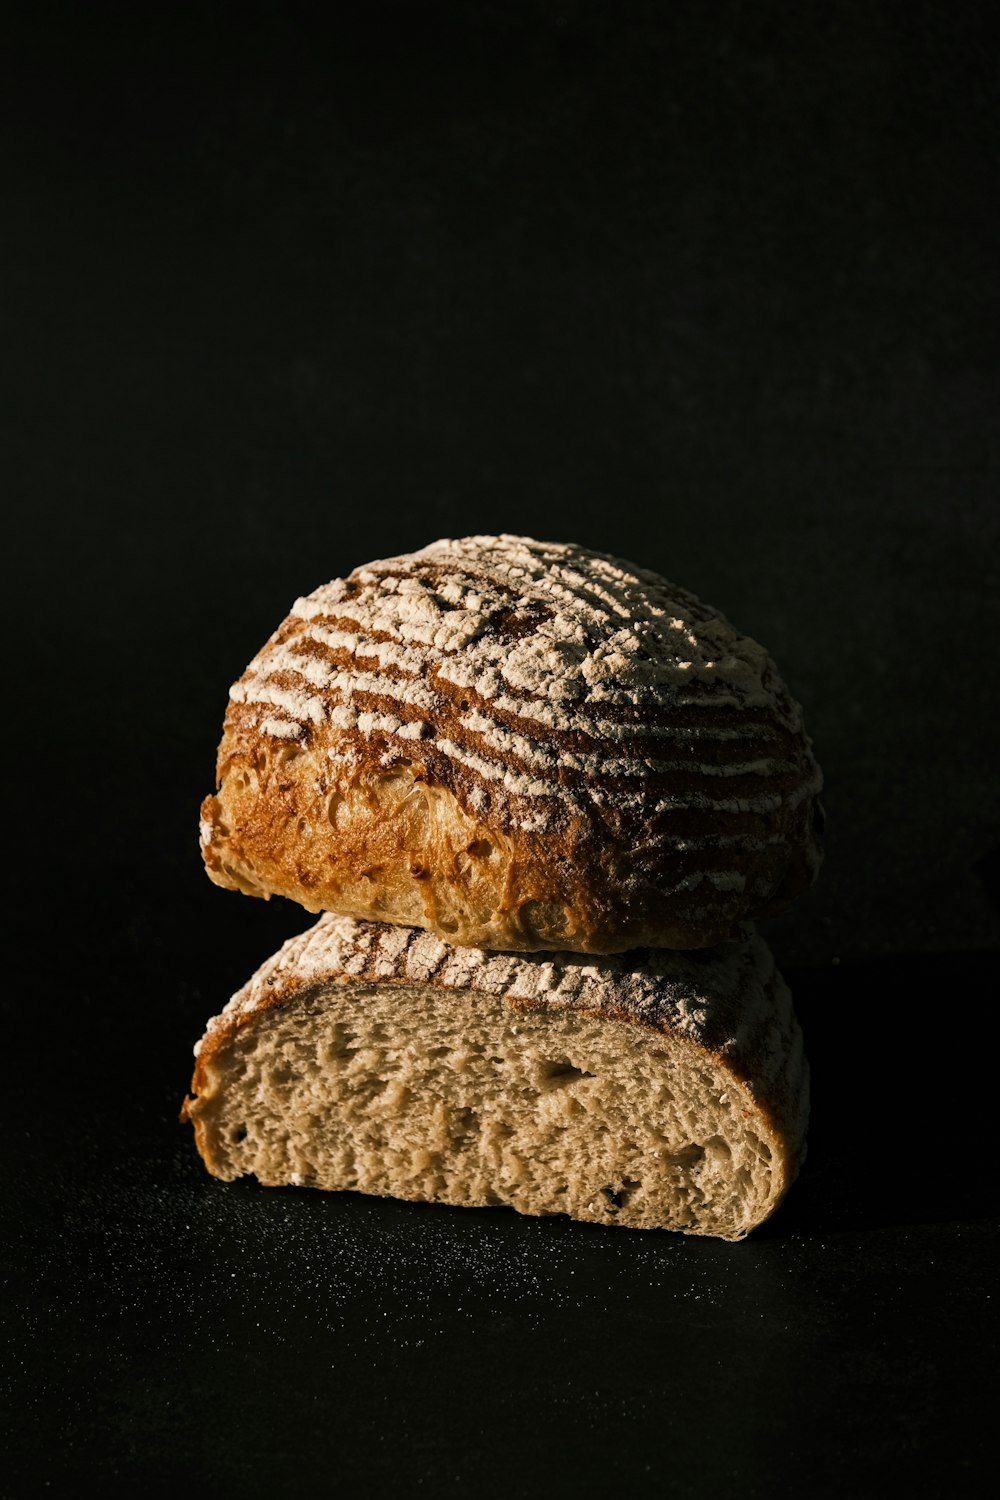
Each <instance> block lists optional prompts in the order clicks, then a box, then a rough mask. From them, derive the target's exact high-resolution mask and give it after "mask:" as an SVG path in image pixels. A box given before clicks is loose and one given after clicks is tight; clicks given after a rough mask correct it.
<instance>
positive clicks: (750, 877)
mask: <svg viewBox="0 0 1000 1500" xmlns="http://www.w3.org/2000/svg"><path fill="white" fill-rule="evenodd" d="M820 780H821V778H820V773H819V771H818V768H817V766H816V762H815V760H814V759H813V755H812V751H811V748H810V744H809V740H808V738H807V736H806V734H805V731H804V729H803V725H802V716H801V712H800V710H799V708H798V705H797V704H796V703H795V702H793V700H792V698H791V697H790V695H789V693H788V691H787V689H786V688H785V686H784V684H783V682H782V681H781V678H780V677H779V675H778V672H777V670H776V668H775V666H774V663H773V662H772V661H771V659H770V657H769V656H768V655H767V652H766V651H764V650H763V648H762V647H761V646H759V645H758V644H757V643H756V642H755V641H753V640H751V639H749V637H747V636H744V635H741V634H740V633H739V632H738V631H736V630H734V628H733V627H732V626H731V625H730V624H729V622H728V621H727V620H726V619H725V618H724V617H723V616H722V615H721V614H719V613H718V611H716V610H713V609H710V608H709V607H708V606H706V605H704V604H702V603H700V601H699V600H697V599H696V598H695V597H694V596H693V595H692V594H689V593H687V592H685V591H684V590H683V589H679V588H677V587H675V586H674V585H673V584H669V583H667V582H666V581H665V580H664V579H662V578H660V577H659V576H658V575H657V574H655V573H650V572H647V571H645V570H644V569H639V568H635V567H633V566H632V564H630V563H626V562H622V561H621V560H620V559H616V558H613V557H608V556H606V555H605V554H603V553H598V552H591V551H588V550H586V549H585V548H582V547H576V546H569V545H563V544H557V543H542V542H535V541H531V540H530V539H528V538H524V537H512V536H500V537H490V536H479V537H467V538H465V539H463V540H460V541H442V542H436V543H434V544H433V545H431V546H429V547H425V548H424V549H423V550H422V551H420V552H416V553H413V554H408V555H406V556H402V557H395V558H390V559H388V560H387V561H383V562H375V563H371V564H370V565H369V566H367V567H364V568H359V569H357V570H356V571H355V572H354V573H352V574H351V575H350V577H349V578H347V579H337V580H335V581H334V582H333V583H330V584H327V585H325V586H324V587H323V588H320V589H317V590H316V591H315V593H313V594H310V595H309V596H308V598H305V599H300V600H298V602H297V603H296V604H295V606H294V608H293V610H292V613H291V614H290V615H289V616H288V618H287V619H286V620H285V622H284V624H283V625H282V626H281V627H280V629H279V630H278V631H277V632H276V633H275V635H274V636H272V638H271V640H270V641H269V642H268V643H267V645H266V646H265V647H264V648H263V649H262V650H261V651H260V652H259V654H258V655H257V656H256V657H255V659H254V660H253V661H252V662H251V664H250V666H249V667H248V669H247V671H246V672H245V673H244V674H243V676H242V677H241V678H240V680H239V682H237V683H236V685H235V686H234V687H233V688H232V690H231V693H230V704H229V709H228V713H227V715H226V723H225V732H224V736H223V739H222V743H221V746H220V748H219V757H218V790H217V792H216V794H215V795H214V796H211V797H207V798H206V799H205V801H204V804H203V806H202V849H203V853H204V858H205V863H206V866H207V869H208V873H209V875H210V876H211V878H212V879H213V880H214V881H216V882H217V883H218V884H219V885H223V886H229V887H231V888H235V889H238V890H242V891H245V892H247V893H249V894H251V895H257V896H264V897H267V896H270V895H282V896H288V897H290V898H291V899H292V900H295V901H298V902H300V903H301V904H302V905H303V906H305V907H307V908H308V909H309V910H311V911H321V910H322V911H335V912H340V913H341V914H344V915H347V916H353V917H364V918H370V919H376V920H380V921H388V922H399V923H404V924H407V925H410V926H415V927H423V928H425V929H426V930H428V931H430V932H434V933H436V934H437V936H438V937H441V938H442V939H444V940H445V941H446V942H449V943H452V944H459V945H465V944H468V945H472V946H477V947H482V948H491V949H503V950H514V951H524V952H530V951H533V950H543V949H551V948H559V949H570V950H573V951H575V952H579V953H615V952H624V951H626V950H628V949H631V948H635V947H639V946H641V945H649V946H652V947H663V948H680V949H687V948H700V947H706V946H709V945H711V944H714V943H719V942H723V941H725V940H727V939H729V938H731V937H733V936H735V935H737V933H738V928H739V923H740V922H741V921H742V920H743V919H744V918H751V919H752V918H755V917H759V916H763V915H765V914H770V913H773V912H776V911H778V910H781V909H782V908H783V907H785V906H787V905H788V904H789V902H790V901H792V900H793V899H794V898H795V897H796V896H797V895H799V894H800V893H801V892H802V891H803V890H804V889H805V888H806V887H807V886H808V885H809V884H810V883H811V881H812V880H813V877H814V876H815V873H816V870H817V868H818V865H819V860H820V843H819V821H820V816H821V814H820V809H819V805H818V802H817V800H816V799H817V795H818V792H819V788H820Z"/></svg>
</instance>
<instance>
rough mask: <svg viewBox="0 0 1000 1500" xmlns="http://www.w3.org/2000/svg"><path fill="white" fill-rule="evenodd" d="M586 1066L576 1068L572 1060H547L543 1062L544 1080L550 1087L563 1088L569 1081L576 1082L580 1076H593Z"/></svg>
mask: <svg viewBox="0 0 1000 1500" xmlns="http://www.w3.org/2000/svg"><path fill="white" fill-rule="evenodd" d="M593 1077H594V1074H593V1073H588V1072H587V1071H586V1070H585V1069H584V1068H574V1066H573V1064H572V1063H571V1062H565V1061H563V1062H547V1063H543V1064H542V1080H543V1082H545V1083H546V1084H547V1085H548V1086H549V1088H563V1087H565V1085H566V1084H567V1083H576V1081H577V1079H579V1078H593Z"/></svg>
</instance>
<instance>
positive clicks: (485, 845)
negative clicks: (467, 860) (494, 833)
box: [469, 839, 493, 859]
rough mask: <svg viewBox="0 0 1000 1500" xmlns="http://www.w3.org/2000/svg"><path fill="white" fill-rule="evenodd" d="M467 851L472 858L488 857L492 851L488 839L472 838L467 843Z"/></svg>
mask: <svg viewBox="0 0 1000 1500" xmlns="http://www.w3.org/2000/svg"><path fill="white" fill-rule="evenodd" d="M469 853H470V854H471V855H472V857H473V859H489V857H490V855H491V854H492V853H493V845H492V844H491V843H490V841H489V839H473V841H472V843H471V844H470V845H469Z"/></svg>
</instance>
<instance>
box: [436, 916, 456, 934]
mask: <svg viewBox="0 0 1000 1500" xmlns="http://www.w3.org/2000/svg"><path fill="white" fill-rule="evenodd" d="M439 926H440V928H441V931H442V932H457V931H458V923H457V922H453V921H452V920H451V918H448V919H447V920H445V921H442V922H441V923H439Z"/></svg>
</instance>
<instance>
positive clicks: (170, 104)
mask: <svg viewBox="0 0 1000 1500" xmlns="http://www.w3.org/2000/svg"><path fill="white" fill-rule="evenodd" d="M989 11H990V7H989V6H987V5H985V4H982V5H976V4H968V5H963V6H957V5H956V6H950V5H944V4H938V5H929V4H919V3H913V4H902V3H900V4H890V3H888V0H872V3H868V4H861V3H845V4H836V5H824V6H820V5H802V6H794V7H793V6H788V7H779V6H777V5H773V6H755V5H751V4H736V3H722V4H718V5H695V4H678V5H670V6H665V5H658V4H652V3H650V4H646V5H640V4H621V5H610V4H609V5H598V4H583V3H579V4H566V3H562V4H548V5H546V4H542V3H536V4H530V3H511V4H506V5H500V4H478V5H471V4H470V5H461V4H457V3H451V4H435V3H427V4H403V3H399V4H394V5H388V4H377V3H376V4H371V5H364V6H360V5H359V6H352V7H348V6H343V7H319V6H314V7H310V6H305V5H290V4H289V5H277V4H273V5H265V4H246V5H239V6H237V5H232V6H222V5H215V6H207V7H183V6H181V7H176V8H174V7H166V6H163V7H156V8H146V7H134V8H132V9H131V10H127V9H125V8H122V10H121V11H120V12H115V13H112V12H110V11H107V10H98V9H95V8H93V7H79V8H69V7H66V8H64V9H63V8H57V7H53V6H45V5H36V6H25V7H20V8H19V7H5V8H4V12H3V14H4V18H5V23H8V22H9V24H6V34H7V42H8V45H7V46H6V47H5V49H4V66H5V68H6V70H7V74H8V76H7V78H6V80H5V83H4V88H3V90H2V98H3V101H4V106H5V108H6V110H7V111H8V120H7V123H6V126H5V128H4V134H3V146H4V150H5V153H6V160H5V165H4V170H3V176H2V190H3V197H4V206H3V236H2V237H3V251H2V255H3V261H2V295H3V330H2V340H3V351H4V354H3V359H2V361H0V378H2V381H3V391H2V422H3V459H4V469H5V472H6V476H7V477H6V478H5V479H4V481H3V484H4V493H5V499H6V501H7V504H6V506H5V511H6V532H7V542H8V549H7V557H8V567H7V585H8V591H9V598H10V619H11V621H12V624H13V627H14V631H15V641H14V647H13V650H12V651H11V652H10V653H8V656H7V659H6V662H5V666H6V668H7V670H6V673H5V678H6V683H5V686H6V693H5V702H6V731H7V732H6V734H5V736H4V740H5V745H6V749H7V753H8V765H9V770H8V773H7V782H8V788H9V790H10V792H11V797H10V800H9V804H8V810H7V813H6V832H7V864H8V867H9V872H10V874H11V875H12V877H13V880H14V882H15V883H16V885H17V886H18V888H19V890H20V892H21V894H22V896H23V898H24V899H23V900H21V901H19V902H18V903H16V905H12V906H11V907H9V911H10V913H11V915H12V918H13V920H12V924H11V933H10V936H9V939H8V948H7V960H8V962H7V964H6V965H5V969H6V976H5V977H6V978H7V984H6V985H5V1001H6V1014H7V1018H8V1024H7V1035H8V1065H7V1077H6V1082H5V1095H6V1102H7V1104H8V1107H9V1111H10V1123H9V1125H8V1127H7V1129H6V1131H5V1137H4V1144H5V1148H6V1150H5V1155H6V1158H7V1167H6V1169H5V1177H6V1180H7V1182H8V1184H9V1188H8V1193H7V1195H6V1196H7V1200H8V1205H9V1207H8V1213H7V1225H6V1227H7V1234H6V1235H5V1239H6V1240H7V1245H8V1250H7V1265H8V1271H9V1286H10V1289H11V1292H12V1296H11V1298H10V1299H9V1300H10V1306H11V1308H12V1313H13V1317H12V1323H11V1328H12V1333H11V1335H10V1338H9V1343H8V1348H7V1355H6V1358H5V1361H4V1363H5V1366H6V1381H7V1394H8V1397H9V1404H8V1408H7V1410H8V1432H7V1436H6V1441H5V1444H4V1457H5V1461H6V1467H7V1470H8V1476H9V1477H8V1481H7V1483H8V1488H9V1492H10V1493H11V1494H13V1495H21V1494H33V1493H36V1492H39V1493H40V1492H42V1491H44V1492H45V1493H49V1494H58V1493H60V1492H63V1493H68V1492H69V1491H70V1490H71V1489H73V1488H74V1487H75V1486H78V1485H79V1484H80V1483H81V1482H83V1481H84V1480H86V1479H97V1480H99V1481H100V1482H101V1483H102V1485H103V1486H104V1488H105V1489H106V1490H107V1491H108V1492H109V1493H122V1494H135V1493H137V1492H139V1491H140V1490H141V1491H145V1492H147V1493H150V1494H160V1493H164V1494H166V1493H168V1492H169V1493H171V1494H176V1493H177V1492H178V1489H179V1487H180V1486H184V1487H186V1488H187V1489H188V1490H189V1491H193V1492H194V1493H196V1494H198V1493H201V1492H203V1491H207V1490H208V1489H209V1488H212V1489H213V1490H214V1491H216V1492H218V1493H222V1494H246V1495H258V1494H260V1495H263V1494H274V1493H278V1494H288V1495H298V1494H318V1493H327V1492H331V1491H332V1492H335V1493H336V1492H341V1491H342V1492H343V1493H345V1494H365V1493H381V1492H383V1491H385V1492H393V1493H401V1494H409V1493H413V1494H417V1493H420V1494H435V1493H442V1494H445V1493H455V1494H462V1493H465V1492H470V1493H476V1492H481V1493H487V1494H493V1493H496V1494H501V1493H503V1494H509V1495H525V1496H534V1495H538V1494H563V1493H570V1492H571V1491H572V1492H580V1493H584V1494H595V1495H599V1494H608V1493H613V1492H616V1491H619V1490H621V1491H623V1492H624V1493H643V1494H645V1493H649V1494H670V1495H677V1496H692V1497H701V1496H715V1495H727V1494H730V1493H732V1492H734V1491H736V1490H739V1491H740V1492H742V1493H743V1494H746V1495H748V1496H761V1497H770V1496H779V1495H781V1496H783V1495H789V1496H803V1495H806V1496H827V1495H830V1496H842V1495H844V1494H852V1495H862V1494H863V1495H869V1494H870V1495H882V1494H884V1493H885V1492H886V1490H887V1489H888V1488H889V1487H890V1486H891V1485H892V1484H893V1483H900V1482H902V1483H904V1484H905V1485H906V1487H907V1488H908V1489H909V1490H910V1492H911V1493H914V1494H942V1495H945V1494H947V1495H956V1494H961V1495H978V1494H981V1493H983V1491H984V1489H986V1488H988V1481H987V1476H988V1474H989V1473H990V1472H992V1469H993V1467H994V1465H993V1464H992V1462H991V1460H992V1456H993V1448H994V1443H993V1434H992V1421H993V1414H994V1411H995V1399H996V1386H995V1380H994V1379H993V1370H992V1359H991V1357H990V1351H991V1348H992V1340H991V1338H990V1337H989V1335H990V1333H991V1324H992V1319H991V1314H992V1308H993V1305H994V1304H993V1302H992V1301H991V1298H990V1293H991V1290H992V1280H993V1278H992V1277H991V1276H990V1274H989V1272H990V1271H991V1270H992V1266H993V1263H994V1259H995V1243H996V1239H995V1228H996V1222H997V1220H996V1209H997V1203H996V1191H995V1185H994V1176H995V1171H994V1169H993V1168H992V1166H991V1161H992V1157H991V1153H990V1137H991V1134H992V1133H994V1127H993V1122H992V1115H991V1094H992V1088H991V1083H990V1076H991V1070H992V1067H993V1061H992V1059H993V1055H994V1054H993V1053H992V1051H991V1046H992V1043H993V1025H992V1017H993V1013H994V1009H995V993H996V968H997V966H996V962H995V953H996V946H997V863H996V861H997V855H996V852H995V851H996V845H997V821H998V820H997V802H996V788H997V781H998V778H997V773H996V756H997V745H996V739H995V732H994V727H993V722H992V721H993V717H994V712H995V711H994V708H993V705H994V703H995V679H996V651H995V645H994V643H995V640H996V636H997V632H998V629H1000V620H998V618H997V616H998V610H997V600H998V597H1000V590H998V587H997V583H998V580H997V542H998V516H1000V507H998V503H997V501H998V484H997V454H996V439H997V416H996V414H997V411H1000V382H998V379H997V364H998V361H997V336H998V321H997V301H998V292H997V287H998V277H997V265H998V263H1000V260H998V250H1000V245H998V238H1000V237H998V235H997V229H998V213H997V206H996V205H997V201H998V192H997V187H998V172H997V168H998V165H1000V163H998V128H997V118H998V117H997V112H996V111H997V103H998V100H997V92H998V91H997V88H996V69H995V53H994V52H993V51H992V49H991V46H990V37H989V30H988V19H989ZM480 531H484V532H494V531H513V532H523V533H527V534H531V535H535V536H540V537H543V538H546V539H559V540H576V541H579V542H582V543H584V544H586V545H589V546H594V547H598V548H601V549H604V550H607V551H611V552H614V553H617V554H619V555H622V556H625V557H630V558H632V559H634V560H635V561H637V562H639V563H641V564H644V565H646V566H648V567H652V568H655V569H657V570H659V571H660V572H662V573H664V574H666V575H667V576H668V577H671V578H673V579H675V580H676V581H677V582H678V583H680V584H682V585H684V586H685V587H688V588H691V589H693V590H694V591H696V592H698V593H700V594H701V595H702V596H703V597H704V598H706V599H707V600H709V601H710V602H711V603H713V604H716V605H718V606H719V607H721V608H722V609H724V610H725V611H726V613H727V614H729V615H730V617H731V618H732V619H733V620H734V621H735V622H736V623H737V624H738V625H740V626H741V627H742V628H743V629H744V630H746V631H748V632H749V633H750V634H752V635H755V636H757V637H758V638H759V639H761V640H762V641H764V642H765V643H766V644H767V646H768V647H769V648H770V650H771V651H772V653H773V654H774V656H775V657H776V659H777V661H778V663H779V665H780V667H781V668H782V671H783V673H784V675H785V677H786V679H787V680H788V682H789V684H790V686H791V687H792V690H793V692H794V693H795V694H796V696H797V697H798V698H799V699H800V701H801V702H802V703H803V705H804V708H805V713H806V721H807V724H808V726H809V728H810V731H811V733H812V735H813V738H814V741H815V744H816V748H817V753H818V755H819V757H820V760H821V762H822V764H823V766H824V769H825V771H826V776H827V791H826V795H825V802H826V806H827V811H828V814H829V820H830V831H829V844H828V857H827V861H826V865H825V867H824V870H823V873H822V876H821V880H820V882H819V884H818V885H817V887H816V889H815V891H814V892H813V893H812V894H811V895H810V896H809V897H808V898H806V899H805V900H804V901H802V902H801V903H800V904H799V905H798V906H797V907H796V908H795V909H794V910H793V911H792V912H790V913H789V914H788V916H786V917H785V918H783V919H782V920H781V921H780V922H778V923H775V924H773V925H772V926H771V928H769V929H768V936H769V937H770V939H771V941H772V943H773V946H774V948H775V951H776V953H777V955H778V958H779V962H780V963H781V964H782V966H783V967H784V969H785V971H786V973H787V975H788V977H789V980H790V982H791V984H792V987H793V991H794V993H795V996H796V1000H797V1006H798V1010H799V1013H800V1017H801V1020H802V1024H803V1028H804V1030H805V1032H806V1040H807V1047H808V1051H809V1054H810V1058H811V1061H812V1066H813V1078H814V1102H813V1122H812V1127H811V1134H810V1156H809V1161H808V1163H807V1165H806V1168H805V1170H804V1173H803V1176H802V1178H801V1179H800V1181H799V1183H798V1184H797V1185H796V1187H795V1188H794V1190H793V1191H792V1193H791V1195H790V1196H789V1199H788V1200H787V1203H786V1204H785V1206H784V1207H783V1208H782V1209H781V1210H780V1211H779V1213H778V1214H777V1215H776V1216H775V1218H774V1219H773V1220H772V1221H771V1222H770V1223H769V1224H768V1225H766V1226H764V1227H763V1228H762V1229H761V1230H760V1231H758V1232H757V1233H756V1234H755V1235H754V1236H753V1237H751V1239H750V1240H748V1241H747V1242H745V1243H744V1244H743V1245H738V1246H729V1245H723V1244H720V1243H716V1242H712V1241H700V1240H689V1239H685V1238H682V1237H679V1236H670V1235H666V1234H656V1233H650V1234H640V1233H632V1232H626V1231H620V1232H617V1233H615V1232H611V1231H607V1230H601V1229H595V1228H591V1227H588V1226H583V1225H576V1224H571V1223H569V1222H568V1221H562V1220H539V1221H533V1220H526V1219H519V1218H517V1217H516V1216H514V1215H513V1214H508V1213H506V1212H503V1211H493V1210H490V1211H483V1212H476V1213H463V1212H459V1211H452V1210H447V1209H440V1208H433V1207H421V1206H414V1205H405V1204H397V1203H393V1202H382V1201H379V1200H372V1199H364V1198H360V1197H352V1196H346V1195H345V1196H336V1197H329V1198H327V1197H323V1196H321V1195H318V1194H310V1193H308V1192H303V1191H295V1190H288V1191H281V1192H265V1191H263V1190H261V1189H259V1188H257V1187H256V1186H255V1185H253V1184H251V1183H237V1184H233V1185H231V1186H228V1187H226V1186H222V1185H221V1184H218V1183H216V1182H214V1181H212V1180H210V1179H209V1178H208V1177H207V1176H206V1175H205V1174H204V1172H203V1169H202V1168H201V1166H200V1163H199V1161H198V1159H197V1157H196V1155H195V1153H194V1148H193V1144H192V1141H191V1139H190V1135H189V1132H188V1131H186V1130H184V1129H182V1128H181V1127H180V1126H179V1125H178V1124H177V1123H176V1113H177V1109H178V1106H179V1103H180V1099H181V1096H182V1094H183V1092H184V1088H185V1085H186V1083H187V1081H188V1077H189V1074H190V1067H191V1057H190V1049H191V1046H192V1044H193V1042H194V1041H195V1040H196V1038H197V1037H198V1036H199V1035H200V1034H201V1031H202V1029H203V1026H204V1022H205V1020H206V1019H207V1017H208V1016H209V1015H210V1014H212V1013H213V1012H214V1011H216V1010H218V1009H220V1008H221V1006H222V1004H223V1003H224V1002H225V1000H226V998H227V997H228V995H229V994H230V993H231V992H232V991H233V990H234V989H235V988H236V987H238V985H240V984H241V983H242V982H243V981H244V980H245V979H246V978H247V977H248V976H249V974H250V973H251V972H252V971H253V969H254V968H255V967H256V966H257V964H258V963H259V962H260V961H261V960H262V959H263V958H264V957H265V956H267V955H268V954H269V953H270V952H271V951H273V949H274V948H275V947H276V946H277V944H278V943H279V942H280V941H282V940H283V939H284V938H285V937H287V936H290V935H291V934H292V933H293V932H296V931H298V930H300V929H301V928H302V927H303V926H304V925H305V923H306V922H307V921H308V918H306V917H305V915H304V913H302V912H301V911H299V910H298V909H297V908H294V907H292V906H290V905H287V904H285V905H281V904H279V903H271V904H269V905H264V904H263V903H259V902H253V901H248V900H244V899H242V898H239V897H237V896H236V895H233V894H231V893H226V892H222V891H219V890H217V889H216V888H214V887H212V886H211V885H210V884H209V882H208V881H207V880H206V879H205V877H204V875H203V873H202V871H201V868H200V861H199V857H198V853H197V840H196V824H197V807H198V803H199V801H200V799H201V797H202V796H203V795H204V794H205V792H206V791H208V790H209V789H210V788H211V782H212V772H213V766H214V750H215V744H216V740H217V738H218V733H219V729H220V726H221V720H222V714H223V709H224V704H225V695H226V690H227V688H228V686H229V684H230V682H231V681H232V680H234V679H235V678H236V677H237V676H238V675H239V673H240V672H241V671H242V669H243V667H244V666H245V665H246V663H247V661H248V660H249V659H250V657H251V656H252V655H253V654H254V652H255V651H256V650H257V648H258V647H259V646H260V645H261V644H262V642H263V640H264V639H265V637H266V636H267V635H268V634H269V633H270V631H271V630H272V629H273V628H274V627H275V626H276V625H277V623H278V622H279V621H280V619H281V618H282V617H283V616H284V614H285V613H286V612H287V610H288V608H289V606H290V604H291V602H292V600H293V599H294V598H295V597H296V596H297V595H299V594H301V593H304V592H306V591H308V590H309V589H311V588H313V587H315V586H316V585H317V584H319V583H321V582H324V581H326V580H327V579H329V578H331V577H334V576H337V575H338V574H342V573H344V572H346V571H348V570H349V569H350V568H352V567H354V566H355V565H357V564H359V563H362V562H365V561H367V560H369V559H370V558H372V557H378V556H385V555H388V554H392V553H395V552H400V551H405V550H409V549H411V548H413V547H417V546H420V545H422V544H424V543H426V542H428V541H430V540H433V539H434V538H435V537H438V536H445V535H465V534H469V533H473V532H480ZM991 1252H993V1254H992V1255H991Z"/></svg>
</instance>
